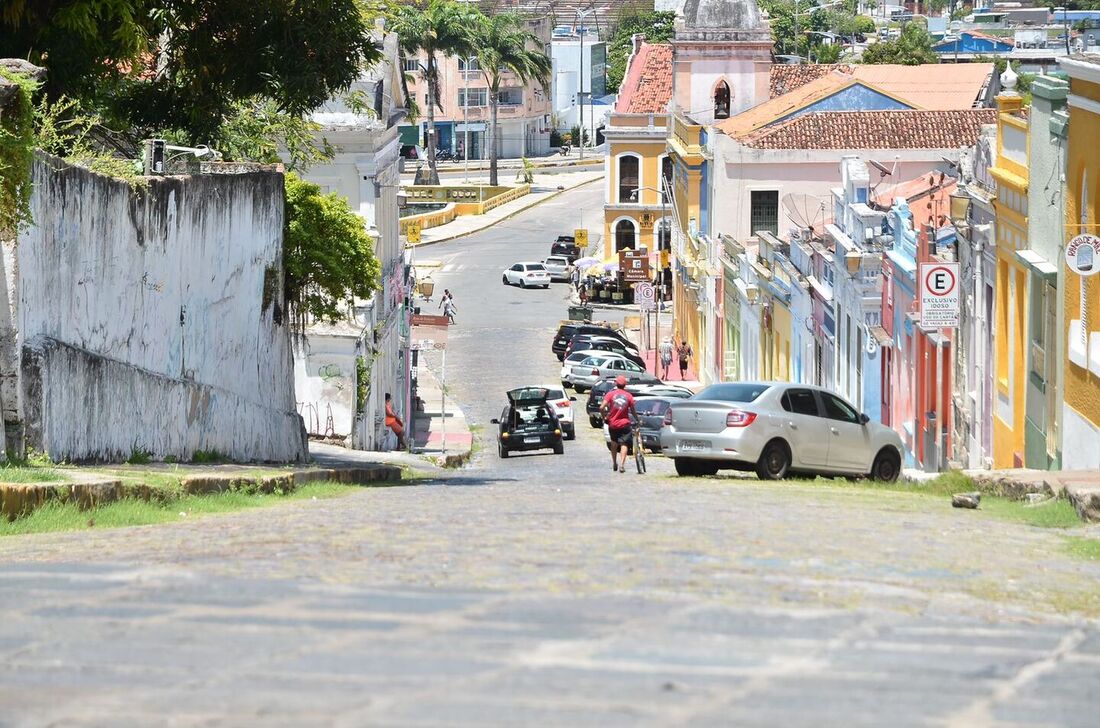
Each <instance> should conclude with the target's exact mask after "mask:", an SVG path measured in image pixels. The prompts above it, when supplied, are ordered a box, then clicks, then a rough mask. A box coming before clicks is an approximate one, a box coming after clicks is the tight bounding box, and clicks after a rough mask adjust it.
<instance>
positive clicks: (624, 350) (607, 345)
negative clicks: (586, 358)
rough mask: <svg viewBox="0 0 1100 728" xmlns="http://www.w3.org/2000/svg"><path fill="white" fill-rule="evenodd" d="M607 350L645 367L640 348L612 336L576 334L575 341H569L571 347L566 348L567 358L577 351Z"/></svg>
mask: <svg viewBox="0 0 1100 728" xmlns="http://www.w3.org/2000/svg"><path fill="white" fill-rule="evenodd" d="M584 350H588V351H606V352H609V353H612V354H619V355H621V356H625V357H626V358H627V359H630V360H631V361H632V362H634V363H635V364H637V365H638V366H640V367H642V368H643V369H644V368H645V359H643V358H642V357H641V355H639V354H638V350H637V349H635V348H634V347H633V346H628V345H626V344H624V343H623V342H621V341H619V340H618V339H613V338H611V337H610V336H588V335H582V336H574V337H573V341H571V342H570V343H569V348H567V349H566V350H565V356H566V358H569V355H570V354H572V353H573V352H575V351H584Z"/></svg>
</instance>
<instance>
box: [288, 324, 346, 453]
mask: <svg viewBox="0 0 1100 728" xmlns="http://www.w3.org/2000/svg"><path fill="white" fill-rule="evenodd" d="M334 328H335V327H325V328H321V327H314V328H311V330H310V331H309V335H308V337H307V339H306V341H304V342H303V343H302V347H301V349H300V350H299V351H296V352H295V356H294V392H295V396H296V397H297V400H298V412H299V413H300V414H301V415H302V419H303V420H304V421H305V426H306V432H308V433H309V434H310V435H318V436H321V437H338V438H348V437H350V436H351V434H352V429H353V427H354V425H355V384H356V372H355V357H356V352H355V350H356V342H357V341H358V337H359V336H360V334H361V333H362V329H361V327H355V328H353V327H352V326H351V325H350V324H348V325H347V326H346V327H344V328H347V329H349V330H351V331H350V332H349V333H341V332H340V331H336V330H330V329H334ZM329 417H331V418H332V422H331V429H330V423H329Z"/></svg>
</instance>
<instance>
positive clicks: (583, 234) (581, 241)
mask: <svg viewBox="0 0 1100 728" xmlns="http://www.w3.org/2000/svg"><path fill="white" fill-rule="evenodd" d="M573 242H574V243H576V244H577V247H578V248H580V249H581V250H582V251H583V250H584V249H585V248H587V247H588V228H577V229H576V230H574V231H573Z"/></svg>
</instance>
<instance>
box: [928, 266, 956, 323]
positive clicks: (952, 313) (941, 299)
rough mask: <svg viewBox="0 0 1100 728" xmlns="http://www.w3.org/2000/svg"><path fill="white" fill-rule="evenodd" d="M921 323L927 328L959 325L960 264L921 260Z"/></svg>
mask: <svg viewBox="0 0 1100 728" xmlns="http://www.w3.org/2000/svg"><path fill="white" fill-rule="evenodd" d="M920 325H921V328H925V329H954V328H958V326H959V264H958V263H921V264H920Z"/></svg>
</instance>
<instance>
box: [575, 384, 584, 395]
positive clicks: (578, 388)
mask: <svg viewBox="0 0 1100 728" xmlns="http://www.w3.org/2000/svg"><path fill="white" fill-rule="evenodd" d="M573 389H574V390H576V392H577V394H584V393H585V392H587V391H588V390H587V389H586V388H585V387H584V386H582V385H580V384H574V385H573Z"/></svg>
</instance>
